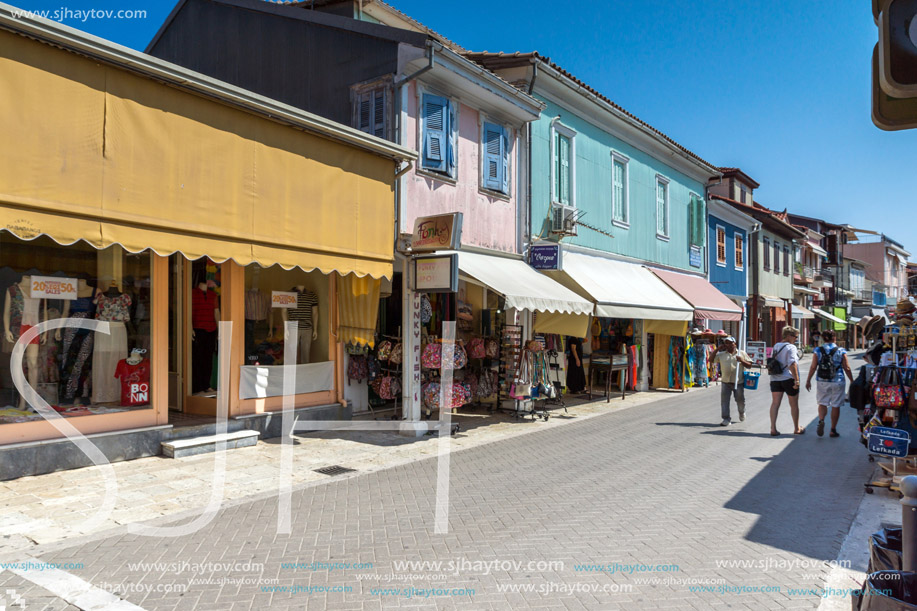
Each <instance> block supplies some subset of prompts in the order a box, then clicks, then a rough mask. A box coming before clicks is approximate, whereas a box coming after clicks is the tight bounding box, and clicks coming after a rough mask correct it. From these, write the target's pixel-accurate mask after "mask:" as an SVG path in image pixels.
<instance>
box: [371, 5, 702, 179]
mask: <svg viewBox="0 0 917 611" xmlns="http://www.w3.org/2000/svg"><path fill="white" fill-rule="evenodd" d="M374 1H378V0H374ZM465 57H467V58H469V59H472V60H474V61H476V62H478V63H479V64H481V65H483V66H484V67H486V68H488V69H489V70H497V69H499V68H500V67H506V66H509V65H511V64H513V63H515V64H516V65H518V64H519V63H521V62H524V61H534V60H538V61H542V62H544V63H546V64H548V65H549V66H551V67H552V68H553V69H554V70H556V71H557V72H559V73H560V74H562V75H563V76H565V77H566V78H568V79H570V80H571V81H573V82H574V83H576V84H577V85H579V86H580V87H582V88H583V89H586V90H587V91H589V92H590V93H592V94H594V95H595V96H596V97H598V98H599V99H601V100H602V101H604V102H606V103H607V104H609V105H611V106H612V107H613V108H614V109H615V110H617V111H619V112H621V113H623V114H624V115H626V116H627V117H629V118H631V119H633V120H634V121H636V122H637V123H639V124H640V125H642V126H643V127H645V128H646V129H648V130H650V131H651V132H653V133H654V134H656V135H657V136H659V137H660V138H662V139H663V140H665V141H666V142H668V143H669V144H671V145H673V146H674V147H675V148H677V149H678V150H680V151H682V152H684V153H686V154H687V155H689V156H690V157H693V158H694V159H695V160H697V161H699V162H701V163H702V164H704V165H707V166H709V167H710V169H711V170H712V171H717V166H715V165H714V164H712V163H710V162H709V161H707V160H706V159H704V158H703V157H701V156H700V155H698V154H697V153H694V152H693V151H691V150H689V149H687V148H685V147H684V146H682V145H680V144H678V143H677V142H675V140H673V139H672V138H670V137H669V136H667V135H666V134H664V133H663V132H661V131H659V130H658V129H656V128H655V127H653V126H652V125H650V124H649V123H647V122H646V121H644V120H643V119H640V118H639V117H637V116H636V115H634V114H633V113H631V112H628V111H627V110H625V109H624V108H623V107H621V106H619V105H618V104H616V103H615V102H613V101H612V100H611V99H610V98H608V97H607V96H606V95H604V94H602V93H600V92H599V91H598V90H596V89H594V88H593V87H591V86H590V85H588V84H586V83H585V82H583V81H581V80H580V79H579V78H577V77H576V76H574V75H573V74H572V73H570V72H568V71H567V70H565V69H564V68H561V67H560V66H559V65H557V64H555V63H554V62H552V61H551V58H550V57H547V56H544V55H542V54H540V53H539V52H538V51H531V52H527V53H521V52H518V51H517V52H515V53H503V52H498V53H491V52H488V51H482V52H466V53H465ZM501 64H503V65H502V66H501Z"/></svg>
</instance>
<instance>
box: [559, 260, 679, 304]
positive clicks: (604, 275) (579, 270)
mask: <svg viewBox="0 0 917 611" xmlns="http://www.w3.org/2000/svg"><path fill="white" fill-rule="evenodd" d="M547 273H549V274H550V275H551V277H552V278H556V279H557V281H558V282H561V283H563V284H564V285H565V286H568V287H569V288H571V289H574V290H576V291H577V292H579V293H580V294H582V295H588V296H589V297H590V298H591V299H592V300H593V301H595V303H596V306H595V314H596V316H605V317H609V318H639V319H643V320H678V321H690V320H692V319H693V318H694V307H693V306H692V305H691V304H690V303H688V302H687V301H685V300H684V299H682V298H681V297H680V296H679V295H678V293H676V292H675V291H674V290H672V289H671V288H669V286H668V285H667V284H666V283H665V282H663V281H662V280H660V279H659V278H658V277H657V276H656V275H655V274H654V273H653V272H651V271H650V270H648V269H646V268H645V267H643V266H642V265H636V264H634V263H625V262H624V261H613V260H611V259H605V258H602V257H593V256H590V255H584V254H581V253H576V252H569V251H566V252H564V269H563V271H562V272H547Z"/></svg>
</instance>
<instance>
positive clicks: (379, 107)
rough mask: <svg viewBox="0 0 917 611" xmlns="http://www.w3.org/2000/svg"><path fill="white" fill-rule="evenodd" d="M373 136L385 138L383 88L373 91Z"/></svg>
mask: <svg viewBox="0 0 917 611" xmlns="http://www.w3.org/2000/svg"><path fill="white" fill-rule="evenodd" d="M372 134H373V136H377V137H379V138H385V89H377V90H376V91H374V92H373V131H372Z"/></svg>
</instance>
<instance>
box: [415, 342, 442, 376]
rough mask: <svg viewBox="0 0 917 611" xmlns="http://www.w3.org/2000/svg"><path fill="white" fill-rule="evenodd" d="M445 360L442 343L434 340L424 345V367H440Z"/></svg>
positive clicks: (422, 354)
mask: <svg viewBox="0 0 917 611" xmlns="http://www.w3.org/2000/svg"><path fill="white" fill-rule="evenodd" d="M442 362H443V347H442V344H438V343H436V342H432V343H429V344H427V345H426V346H424V347H423V352H422V353H421V355H420V364H421V365H423V367H424V369H439V368H440V366H441V365H442Z"/></svg>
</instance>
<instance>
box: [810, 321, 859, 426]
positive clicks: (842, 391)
mask: <svg viewBox="0 0 917 611" xmlns="http://www.w3.org/2000/svg"><path fill="white" fill-rule="evenodd" d="M822 338H823V339H824V340H825V343H824V344H823V345H822V346H820V347H818V348H816V349H815V353H814V354H813V355H812V366H811V367H810V368H809V377H808V378H807V379H806V390H808V391H811V390H812V376H813V375H815V374H816V373H817V371H818V361H819V360H820V359H827V358H830V359H831V360H832V361H833V362H834V366H835V374H834V377H833V378H832V379H830V380H824V379H822V378H821V377H816V382H817V390H816V395H815V396H816V400H817V401H818V427H817V428H816V433H818V436H819V437H821V436H822V435H824V434H825V416H827V415H828V408H829V407H830V408H831V433H830V435H829V437H840V435H839V434H838V432H837V420H838V417H839V416H840V415H841V406H842V405H843V404H844V403H845V402H846V400H847V392H846V388H845V386H846V383H845V381H844V376H845V375H846V376H847V378H849V379H850V382H851V383H853V372H851V371H850V364H849V363H848V362H847V351H846V350H844V349H843V348H839V347H838V345H837V344H835V343H834V339H835V333H834V331H825V332H824V333H822ZM832 350H833V351H834V352H833V354H832Z"/></svg>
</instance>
